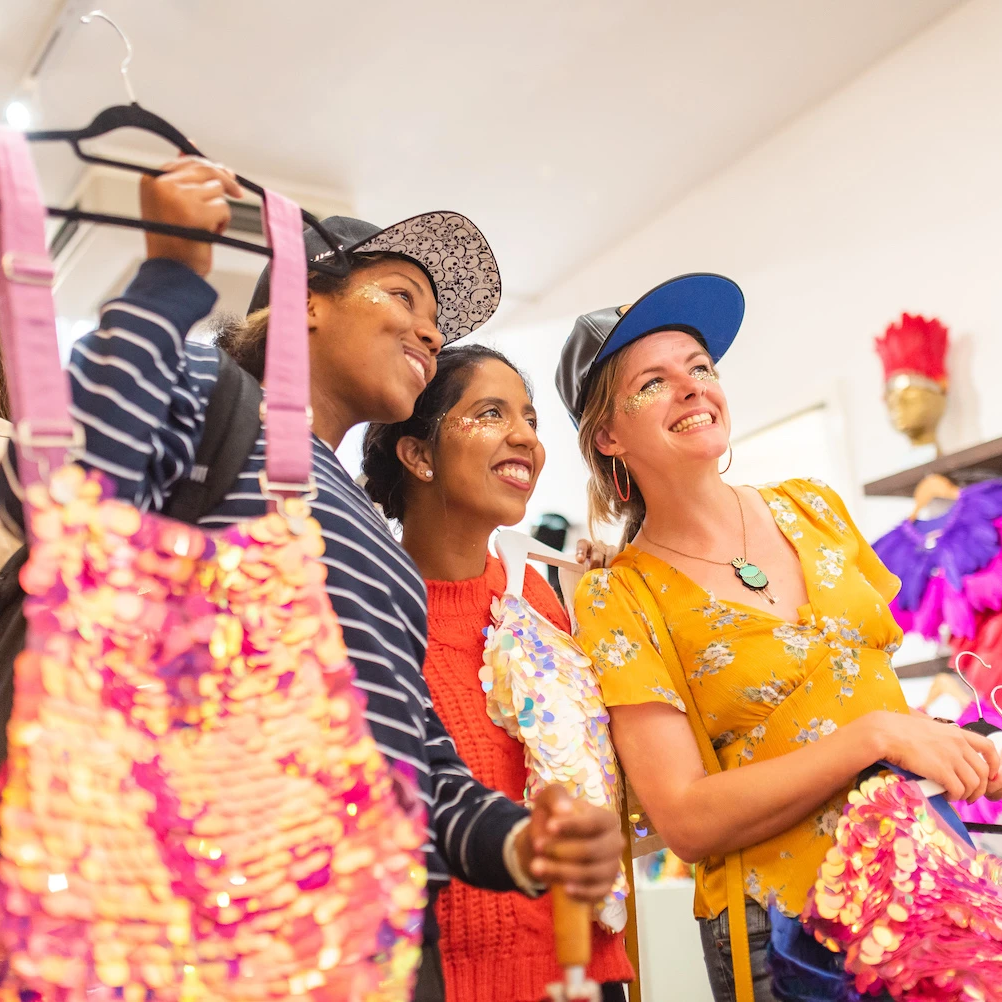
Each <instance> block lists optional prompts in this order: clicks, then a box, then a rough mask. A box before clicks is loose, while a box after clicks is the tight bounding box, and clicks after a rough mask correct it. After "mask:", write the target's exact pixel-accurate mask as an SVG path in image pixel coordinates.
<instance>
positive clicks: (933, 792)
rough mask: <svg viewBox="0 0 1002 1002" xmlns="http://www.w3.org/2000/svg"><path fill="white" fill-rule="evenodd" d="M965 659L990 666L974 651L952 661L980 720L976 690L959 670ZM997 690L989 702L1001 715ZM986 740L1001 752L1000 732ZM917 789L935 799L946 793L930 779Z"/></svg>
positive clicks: (965, 652)
mask: <svg viewBox="0 0 1002 1002" xmlns="http://www.w3.org/2000/svg"><path fill="white" fill-rule="evenodd" d="M965 657H970V658H975V659H977V660H978V661H981V663H982V665H984V666H985V668H991V665H989V664H985V662H984V661H983V660H982V659H981V658H980V657H978V655H977V654H975V653H974V651H961V652H960V653H959V654H958V655H957V657H956V658H955V659H954V662H953V667H954V670H955V671H956V673H957V674H958V675H959V676H960V679H961V681H962V682H963V683H964V685H966V686H967V688H968V689H970V690H971V692H973V693H974V703H975V706H977V709H978V716H979V717H981V718H983V717H984V714H983V713H982V712H981V699H980V698H979V697H978V690H977V689H975V688H974V686H973V685H971V683H970V682H968V681H967V679H966V678H965V676H964V673H963V672H962V671H961V670H960V659H961V658H965ZM999 689H1002V686H999V685H997V686H995V688H994V689H992V691H991V696H990V698H991V701H992V705H993V706H994V707H995V709H996V710H997V711H998V712H999V713H1000V714H1002V708H1000V707H999V705H998V703H996V702H995V693H996V692H997V691H998V690H999ZM988 740H989V741H991V743H992V744H993V745H995V747H996V748H997V749H998V750H999V751H1000V752H1002V731H995V732H993V733H992V734H989V735H988ZM919 789H920V790H921V791H922V792H923V793H924V794H925V795H926V796H927V797H935V796H938V795H939V794H940V793H946V789H945V788H944V787H942V786H940V785H939V783H934V782H933V781H932V780H931V779H922V780H919Z"/></svg>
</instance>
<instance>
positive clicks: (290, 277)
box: [263, 190, 313, 496]
mask: <svg viewBox="0 0 1002 1002" xmlns="http://www.w3.org/2000/svg"><path fill="white" fill-rule="evenodd" d="M264 222H265V233H266V234H267V236H268V242H269V243H270V244H271V249H272V251H273V252H274V257H273V258H272V259H271V288H270V290H269V300H270V303H271V309H270V313H269V316H268V340H267V344H266V346H265V361H264V379H265V386H266V388H267V400H266V407H265V413H264V433H265V463H264V465H265V478H263V479H264V480H266V481H267V482H266V483H263V486H264V487H265V491H266V493H271V494H277V495H280V496H286V495H292V494H303V493H304V492H305V491H306V490H307V488H308V487H309V486H310V484H311V483H312V481H311V476H310V471H311V470H312V467H313V446H312V443H311V440H310V426H311V424H312V410H311V408H310V358H309V340H308V339H309V334H308V329H307V319H306V296H307V291H306V246H305V244H304V242H303V217H302V213H301V211H300V209H299V206H298V205H296V203H295V202H291V201H289V199H287V198H284V197H283V196H282V195H278V194H276V193H275V192H273V191H267V190H266V191H265V193H264Z"/></svg>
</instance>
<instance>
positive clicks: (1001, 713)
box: [988, 685, 1002, 717]
mask: <svg viewBox="0 0 1002 1002" xmlns="http://www.w3.org/2000/svg"><path fill="white" fill-rule="evenodd" d="M999 689H1002V685H997V686H995V688H994V689H992V691H991V692H990V693H988V698H989V699H990V700H991V701H992V706H994V707H995V712H996V713H997V714H998V715H999V716H1000V717H1002V706H999V704H998V703H997V702H996V700H995V693H997V692H998V691H999Z"/></svg>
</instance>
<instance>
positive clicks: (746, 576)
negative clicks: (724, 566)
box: [731, 557, 776, 605]
mask: <svg viewBox="0 0 1002 1002" xmlns="http://www.w3.org/2000/svg"><path fill="white" fill-rule="evenodd" d="M731 566H732V567H733V568H734V573H735V574H736V575H737V576H738V579H739V580H740V582H741V583H742V584H743V585H744V586H745V587H746V588H749V589H750V590H751V591H760V592H762V594H763V595H765V597H766V598H767V599H768V600H769V601H770V602H771V603H772V604H773V605H775V603H776V600H775V599H774V598H773V597H772V595H771V594H770V592H769V579H768V578H767V577H766V575H765V571H763V570H762V568H761V567H759V566H758V565H756V564H750V563H748V561H747V560H745V558H744V557H735V558H734V559H733V560H732V561H731Z"/></svg>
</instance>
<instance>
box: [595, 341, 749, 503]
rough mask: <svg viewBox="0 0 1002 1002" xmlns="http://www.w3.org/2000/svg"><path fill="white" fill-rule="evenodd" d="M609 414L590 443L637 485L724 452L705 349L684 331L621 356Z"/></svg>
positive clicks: (725, 432) (726, 434)
mask: <svg viewBox="0 0 1002 1002" xmlns="http://www.w3.org/2000/svg"><path fill="white" fill-rule="evenodd" d="M623 351H624V357H623V359H622V362H621V364H620V366H619V378H618V381H617V384H616V387H615V398H616V403H615V410H614V412H613V414H612V416H611V418H610V419H609V420H607V421H606V422H605V424H604V425H603V427H602V428H601V429H600V430H599V432H598V434H597V435H596V438H595V443H596V445H597V447H598V449H599V451H600V452H602V453H603V454H604V455H606V456H619V457H620V458H622V459H623V460H624V461H625V462H626V464H627V466H628V467H629V469H630V471H631V473H632V474H633V475H634V476H635V477H636V479H637V480H638V482H640V483H641V484H643V483H644V482H648V483H653V482H655V481H656V479H657V478H659V477H663V476H664V473H665V471H667V470H672V471H675V470H680V469H684V468H686V467H690V468H691V467H692V466H693V464H706V463H710V462H713V463H715V462H716V461H717V459H718V458H719V457H720V456H722V455H723V454H724V452H726V451H727V442H728V439H729V438H730V430H731V420H730V414H729V412H728V410H727V400H726V399H725V397H724V392H723V390H722V389H721V387H720V383H719V382H718V380H717V374H716V369H715V368H714V365H713V362H712V360H711V359H710V357H709V355H708V354H707V352H706V349H705V348H703V346H702V345H701V344H700V343H699V342H698V341H697V340H696V339H695V338H694V337H692V336H691V335H689V334H686V333H684V332H682V331H659V332H657V333H655V334H648V335H647V336H646V337H643V338H640V340H638V341H636V342H634V343H633V344H632V345H630V347H628V348H625V349H623Z"/></svg>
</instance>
